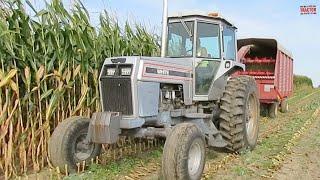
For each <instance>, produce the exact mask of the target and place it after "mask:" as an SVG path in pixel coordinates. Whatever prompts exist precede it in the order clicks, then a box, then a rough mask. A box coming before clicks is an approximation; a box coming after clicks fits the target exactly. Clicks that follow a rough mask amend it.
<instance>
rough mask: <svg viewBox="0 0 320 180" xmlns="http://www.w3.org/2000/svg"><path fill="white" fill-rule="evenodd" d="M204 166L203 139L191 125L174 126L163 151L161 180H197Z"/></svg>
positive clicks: (198, 131)
mask: <svg viewBox="0 0 320 180" xmlns="http://www.w3.org/2000/svg"><path fill="white" fill-rule="evenodd" d="M204 165H205V139H204V136H203V135H202V133H201V131H200V130H199V129H198V127H197V126H196V125H194V124H192V123H182V124H178V125H177V126H175V127H174V128H173V130H172V132H171V133H170V134H169V136H168V137H167V140H166V142H165V145H164V149H163V157H162V168H161V175H160V177H161V179H164V180H170V179H175V180H198V179H200V178H201V176H202V172H203V169H204Z"/></svg>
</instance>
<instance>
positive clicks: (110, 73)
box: [107, 68, 117, 76]
mask: <svg viewBox="0 0 320 180" xmlns="http://www.w3.org/2000/svg"><path fill="white" fill-rule="evenodd" d="M116 70H117V69H116V68H108V69H107V76H114V75H115V74H116Z"/></svg>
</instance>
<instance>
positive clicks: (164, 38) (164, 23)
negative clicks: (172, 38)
mask: <svg viewBox="0 0 320 180" xmlns="http://www.w3.org/2000/svg"><path fill="white" fill-rule="evenodd" d="M167 31H168V0H163V17H162V40H161V57H165V56H166V50H167V36H168V34H167V33H168V32H167Z"/></svg>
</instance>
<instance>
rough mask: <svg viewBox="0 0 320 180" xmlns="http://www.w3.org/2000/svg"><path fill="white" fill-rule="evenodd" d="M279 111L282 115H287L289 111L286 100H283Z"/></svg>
mask: <svg viewBox="0 0 320 180" xmlns="http://www.w3.org/2000/svg"><path fill="white" fill-rule="evenodd" d="M280 111H281V112H282V113H287V112H288V111H289V104H288V100H287V99H284V100H283V101H282V102H281V104H280Z"/></svg>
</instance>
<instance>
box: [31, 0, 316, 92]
mask: <svg viewBox="0 0 320 180" xmlns="http://www.w3.org/2000/svg"><path fill="white" fill-rule="evenodd" d="M48 1H49V0H48ZM31 2H33V3H35V6H36V7H41V6H42V4H41V3H40V2H39V0H31ZM64 2H65V4H66V5H67V6H69V5H70V4H71V3H72V2H73V0H64ZM82 2H84V4H85V6H86V8H87V9H88V11H89V12H90V15H91V21H92V22H93V23H94V24H98V16H99V12H101V11H103V10H107V11H108V12H109V13H111V14H112V15H113V16H115V17H117V19H118V20H119V22H120V23H123V22H125V21H126V20H129V21H130V22H136V23H141V24H143V25H145V26H146V27H147V28H148V29H149V30H150V31H151V32H155V33H161V21H162V2H163V1H162V0H82ZM302 5H317V8H318V14H316V15H300V6H302ZM184 11H202V12H218V13H219V14H220V15H222V16H223V17H225V18H226V19H228V20H229V21H231V22H232V23H233V24H234V25H235V26H236V27H238V37H239V38H246V37H267V38H276V39H277V40H278V41H279V42H280V43H281V44H282V45H283V46H284V47H285V48H286V49H288V50H289V51H291V52H292V53H293V56H294V73H295V74H300V75H306V76H308V77H310V78H312V80H313V82H314V85H315V86H319V85H320V56H319V54H320V1H319V0H296V1H293V0H281V1H279V0H259V1H257V0H241V1H235V0H223V1H222V0H220V1H219V0H169V14H172V13H175V12H184Z"/></svg>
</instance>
